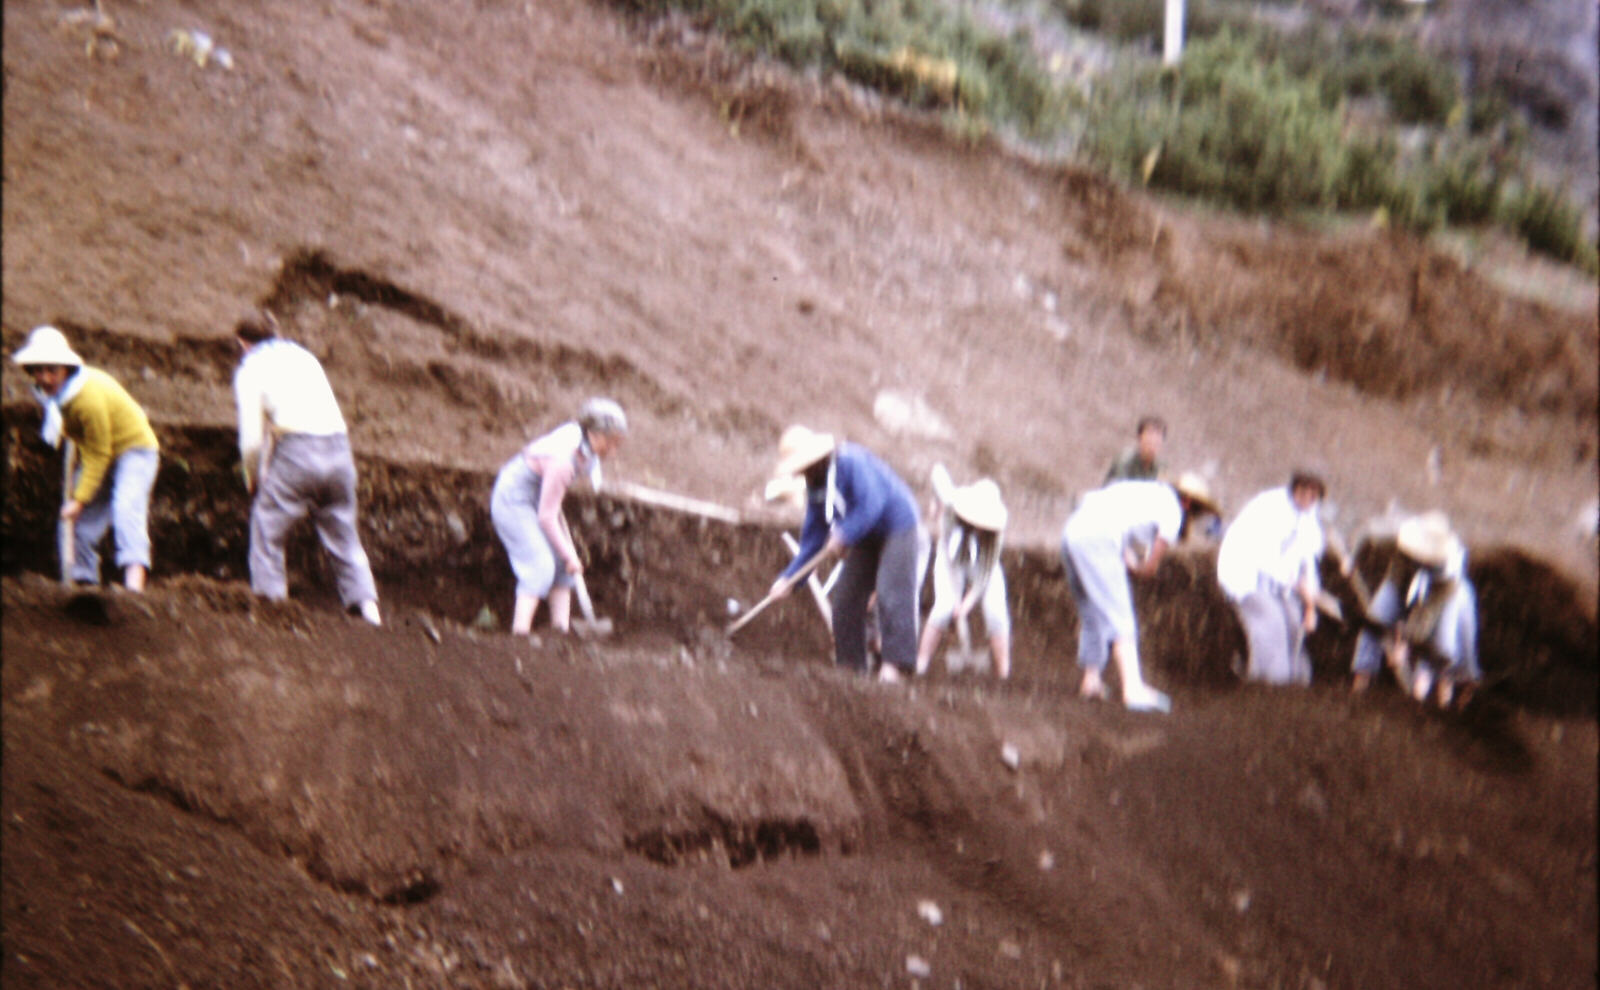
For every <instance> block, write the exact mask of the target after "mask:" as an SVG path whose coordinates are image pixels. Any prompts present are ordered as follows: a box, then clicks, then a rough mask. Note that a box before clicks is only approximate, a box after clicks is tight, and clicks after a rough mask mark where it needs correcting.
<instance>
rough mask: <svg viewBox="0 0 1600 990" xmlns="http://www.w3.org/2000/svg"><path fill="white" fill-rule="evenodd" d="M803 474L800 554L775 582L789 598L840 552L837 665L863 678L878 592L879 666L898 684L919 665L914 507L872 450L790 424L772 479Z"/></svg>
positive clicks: (835, 603)
mask: <svg viewBox="0 0 1600 990" xmlns="http://www.w3.org/2000/svg"><path fill="white" fill-rule="evenodd" d="M796 475H798V476H802V477H804V478H805V481H806V516H805V522H804V523H803V524H802V525H801V528H800V549H799V550H797V551H796V552H795V555H794V559H793V560H791V561H789V565H788V566H787V567H785V568H784V569H783V572H782V573H781V574H779V575H778V578H777V580H776V581H774V582H773V584H772V590H771V594H772V595H773V596H775V597H780V598H781V597H782V596H784V595H786V594H787V593H788V592H789V590H790V589H791V588H792V587H793V586H794V584H795V583H796V580H797V579H798V578H799V576H800V575H801V573H802V572H803V571H804V570H806V569H807V565H808V564H810V563H811V562H812V560H813V559H814V558H817V557H819V556H833V555H838V554H842V555H843V557H844V562H843V564H842V565H841V567H840V570H839V577H838V580H837V581H836V582H835V583H834V588H833V594H832V609H833V649H834V663H835V664H837V665H839V666H841V667H847V668H849V669H851V670H856V671H860V672H862V673H867V672H868V664H867V603H868V601H869V599H871V598H872V596H873V593H874V592H876V593H877V606H878V622H879V626H880V628H881V630H882V645H883V666H882V667H881V668H879V676H880V677H881V678H882V679H884V680H889V681H894V680H899V679H900V678H901V677H902V676H910V675H911V674H913V673H915V672H916V665H917V532H918V523H917V506H916V502H915V500H914V499H913V498H912V495H911V489H910V488H908V487H907V486H906V483H905V482H904V481H902V480H901V479H900V476H899V475H897V474H895V472H894V470H893V469H892V468H890V467H889V465H887V464H885V463H884V462H883V461H882V460H880V459H879V458H878V457H877V456H876V455H874V454H873V453H872V452H871V451H869V450H867V449H866V448H864V447H861V446H859V445H857V444H853V443H838V442H835V440H834V437H833V435H832V434H829V433H818V432H815V431H813V430H810V429H807V428H806V427H804V426H791V427H789V428H788V429H787V430H785V431H784V432H783V436H782V437H781V438H780V439H779V441H778V463H777V465H776V467H774V469H773V476H774V477H775V478H787V477H793V476H796Z"/></svg>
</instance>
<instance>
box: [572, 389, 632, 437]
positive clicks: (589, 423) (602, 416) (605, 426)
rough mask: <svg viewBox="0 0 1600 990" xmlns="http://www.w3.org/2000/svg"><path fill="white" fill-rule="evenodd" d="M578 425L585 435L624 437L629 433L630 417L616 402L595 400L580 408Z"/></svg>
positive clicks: (590, 400)
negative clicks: (603, 434) (596, 434)
mask: <svg viewBox="0 0 1600 990" xmlns="http://www.w3.org/2000/svg"><path fill="white" fill-rule="evenodd" d="M578 425H579V426H581V427H583V430H584V432H585V433H607V434H611V435H613V436H624V435H626V434H627V432H628V416H627V414H626V413H624V412H623V411H622V407H621V406H619V405H617V403H616V402H615V401H614V400H612V399H602V398H593V399H589V400H588V401H587V402H585V403H584V404H583V406H582V407H581V408H579V410H578Z"/></svg>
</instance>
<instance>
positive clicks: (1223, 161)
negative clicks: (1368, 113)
mask: <svg viewBox="0 0 1600 990" xmlns="http://www.w3.org/2000/svg"><path fill="white" fill-rule="evenodd" d="M1256 54H1257V53H1256V49H1255V48H1254V47H1253V46H1252V45H1251V43H1250V42H1249V41H1248V40H1247V39H1245V38H1242V37H1240V36H1238V35H1235V34H1233V33H1232V32H1231V31H1224V32H1222V33H1221V34H1219V35H1217V36H1216V37H1215V38H1212V39H1208V40H1206V41H1202V42H1198V43H1196V44H1195V45H1193V46H1191V47H1190V48H1189V50H1188V52H1187V53H1186V54H1185V56H1184V62H1183V64H1182V66H1181V67H1180V68H1179V69H1178V70H1177V72H1176V74H1175V75H1174V74H1170V73H1169V74H1167V75H1166V77H1165V81H1164V82H1163V81H1162V80H1161V78H1160V77H1156V76H1154V75H1153V74H1152V73H1151V72H1149V71H1148V70H1147V71H1145V72H1144V73H1139V74H1134V75H1133V76H1130V77H1125V78H1124V79H1123V80H1121V82H1120V83H1119V84H1118V85H1115V86H1113V87H1110V88H1108V89H1107V90H1106V91H1105V93H1104V96H1103V99H1102V101H1101V102H1100V103H1099V105H1098V109H1099V115H1098V117H1097V119H1096V120H1095V121H1093V122H1092V123H1091V127H1090V131H1089V138H1088V144H1089V147H1090V149H1091V150H1092V152H1093V153H1094V154H1095V155H1096V157H1098V158H1099V159H1100V160H1102V161H1103V162H1105V163H1106V164H1107V165H1109V166H1111V167H1112V168H1114V169H1116V170H1117V171H1119V172H1121V173H1122V174H1124V175H1132V174H1137V173H1138V172H1139V171H1140V170H1141V168H1142V167H1143V165H1144V163H1145V160H1146V156H1147V155H1148V154H1149V153H1150V152H1151V151H1152V149H1155V148H1158V147H1159V149H1160V150H1159V151H1158V152H1157V158H1156V160H1155V164H1154V168H1153V169H1152V170H1151V171H1150V172H1149V176H1148V178H1149V181H1150V183H1151V184H1152V185H1155V186H1158V187H1161V188H1166V189H1171V190H1173V191H1175V192H1181V193H1187V194H1190V195H1195V196H1201V197H1204V198H1207V199H1212V200H1220V201H1222V202H1226V203H1231V204H1234V205H1236V206H1241V207H1244V208H1246V209H1250V210H1273V211H1279V210H1285V209H1291V208H1295V207H1301V206H1331V205H1335V203H1336V202H1337V199H1338V196H1337V192H1338V186H1339V181H1340V178H1341V176H1342V175H1343V173H1344V168H1345V165H1344V157H1345V149H1344V143H1343V141H1342V139H1341V134H1340V131H1341V127H1340V121H1339V117H1338V114H1337V113H1336V112H1335V110H1334V108H1333V107H1330V106H1328V104H1327V103H1326V101H1325V100H1324V99H1323V97H1322V94H1321V93H1320V91H1319V90H1318V88H1317V87H1316V86H1315V85H1314V84H1311V83H1308V82H1306V81H1304V80H1301V79H1296V78H1293V77H1292V76H1290V74H1289V73H1288V72H1287V71H1286V70H1285V68H1284V66H1283V64H1282V63H1281V62H1278V61H1271V62H1266V63H1263V62H1262V61H1260V60H1259V59H1258V58H1257V57H1256ZM1141 92H1143V93H1148V94H1161V93H1163V92H1165V94H1166V95H1147V96H1142V97H1141V96H1138V95H1137V94H1139V93H1141Z"/></svg>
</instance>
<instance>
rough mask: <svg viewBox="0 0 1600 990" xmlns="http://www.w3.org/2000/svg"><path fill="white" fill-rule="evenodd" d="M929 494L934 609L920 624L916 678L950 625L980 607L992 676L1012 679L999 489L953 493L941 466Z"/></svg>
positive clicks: (991, 485) (984, 482) (990, 484)
mask: <svg viewBox="0 0 1600 990" xmlns="http://www.w3.org/2000/svg"><path fill="white" fill-rule="evenodd" d="M933 491H934V498H935V511H936V512H937V514H938V518H937V520H936V522H935V528H934V532H935V535H934V539H933V546H932V550H933V554H932V560H931V564H932V567H933V610H932V611H931V612H929V613H928V618H927V620H926V622H924V624H923V628H922V643H921V647H920V649H918V651H917V673H918V674H921V673H923V672H925V671H926V670H927V669H928V665H929V664H930V663H931V662H932V661H933V654H934V651H935V650H937V649H938V648H939V640H940V639H941V638H943V635H944V631H945V628H946V627H947V626H949V625H950V620H951V619H952V618H955V619H956V620H957V621H964V620H965V617H966V616H967V614H968V613H970V612H971V611H972V609H973V607H974V606H976V605H978V604H979V603H980V602H981V603H982V609H983V626H984V630H985V631H986V632H987V633H988V635H989V659H990V663H991V664H993V668H994V675H995V676H996V677H998V678H1001V679H1002V680H1003V679H1005V678H1007V677H1009V676H1011V615H1010V612H1009V611H1008V609H1007V608H1006V577H1005V574H1004V572H1002V571H1001V569H1000V546H1001V542H1002V539H1003V536H1004V533H1005V529H1006V518H1007V513H1006V507H1005V503H1004V502H1003V501H1002V500H1001V498H1000V486H999V485H997V484H995V482H994V481H993V480H991V479H989V478H984V479H981V480H979V481H976V482H973V483H972V484H970V485H966V486H964V487H962V488H956V487H955V485H954V483H953V482H952V481H951V480H950V473H949V472H948V471H946V470H945V467H944V465H943V464H935V465H934V467H933ZM917 573H918V574H921V573H922V568H920V567H919V568H918V569H917ZM963 646H965V644H964V643H963ZM947 662H948V658H947Z"/></svg>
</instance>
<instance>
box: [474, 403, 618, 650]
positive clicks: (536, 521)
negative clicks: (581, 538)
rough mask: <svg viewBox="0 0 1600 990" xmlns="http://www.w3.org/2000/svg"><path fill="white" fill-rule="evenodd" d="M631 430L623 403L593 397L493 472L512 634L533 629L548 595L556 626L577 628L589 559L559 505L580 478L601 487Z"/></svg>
mask: <svg viewBox="0 0 1600 990" xmlns="http://www.w3.org/2000/svg"><path fill="white" fill-rule="evenodd" d="M627 435H628V417H627V415H626V414H625V413H624V412H623V411H622V407H621V406H619V405H618V404H617V403H616V402H614V401H612V400H611V399H605V398H593V399H589V400H588V401H587V402H585V403H584V404H583V406H582V407H581V408H580V409H579V410H578V416H577V418H576V419H574V420H572V421H569V422H566V423H562V424H561V425H560V426H558V427H556V428H555V429H554V430H551V431H550V432H549V433H546V434H545V435H543V436H541V437H539V438H538V439H536V440H534V441H533V442H532V443H530V444H528V445H527V446H526V447H524V448H523V449H522V450H520V451H518V452H517V453H516V454H515V455H514V456H513V457H512V458H511V459H510V460H509V461H507V462H506V463H505V466H504V467H502V468H501V469H500V473H499V474H498V475H497V476H496V477H495V481H494V492H493V494H491V496H490V498H489V517H490V519H491V520H492V521H493V522H494V530H495V532H496V533H497V534H498V535H499V537H500V542H501V543H502V544H504V546H505V548H506V556H508V557H510V558H511V571H512V573H513V574H515V575H516V578H517V597H516V604H515V605H514V607H513V611H512V614H511V632H512V634H513V635H517V636H526V635H527V634H528V633H529V632H531V631H532V630H533V619H534V615H535V614H536V613H537V612H538V610H539V602H540V600H541V599H545V598H548V599H549V602H550V626H551V628H553V629H555V630H556V631H557V632H560V633H567V632H571V631H572V592H573V589H574V588H575V587H578V586H579V582H580V581H581V580H582V578H583V561H582V559H581V558H580V557H579V556H578V550H577V547H576V546H574V545H573V542H572V534H571V531H570V530H569V529H568V528H567V525H566V520H565V517H563V515H562V511H561V503H562V500H563V499H565V498H566V494H567V489H568V487H570V486H571V485H572V483H573V481H574V479H576V478H577V477H579V476H585V477H587V478H588V479H589V483H590V485H591V486H592V487H594V488H599V487H600V480H601V471H600V462H601V461H602V460H604V459H605V458H607V457H610V456H611V455H612V454H614V453H616V452H617V450H618V449H620V448H621V447H622V442H623V440H624V439H625V438H626V437H627ZM558 562H559V566H558Z"/></svg>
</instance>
